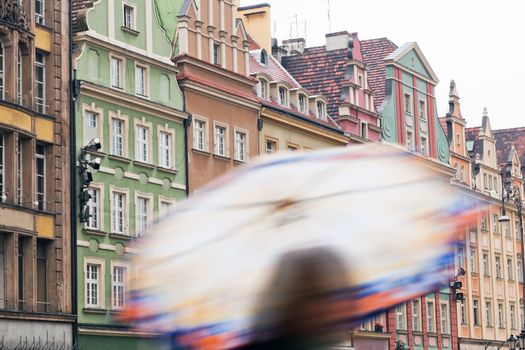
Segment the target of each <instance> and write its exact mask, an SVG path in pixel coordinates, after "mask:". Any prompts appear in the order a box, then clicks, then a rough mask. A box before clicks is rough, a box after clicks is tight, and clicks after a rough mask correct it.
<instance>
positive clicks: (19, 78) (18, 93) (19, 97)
mask: <svg viewBox="0 0 525 350" xmlns="http://www.w3.org/2000/svg"><path fill="white" fill-rule="evenodd" d="M16 67H17V69H16V101H17V103H18V104H19V105H22V97H23V81H22V79H23V76H22V74H23V73H22V69H23V64H22V50H21V49H18V56H17V62H16Z"/></svg>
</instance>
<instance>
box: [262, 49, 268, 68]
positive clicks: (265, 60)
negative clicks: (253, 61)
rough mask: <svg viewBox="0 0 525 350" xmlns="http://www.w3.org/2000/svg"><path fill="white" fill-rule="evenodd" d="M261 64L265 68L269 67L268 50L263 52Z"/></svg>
mask: <svg viewBox="0 0 525 350" xmlns="http://www.w3.org/2000/svg"><path fill="white" fill-rule="evenodd" d="M261 64H264V65H265V66H266V65H268V54H267V53H266V50H262V51H261Z"/></svg>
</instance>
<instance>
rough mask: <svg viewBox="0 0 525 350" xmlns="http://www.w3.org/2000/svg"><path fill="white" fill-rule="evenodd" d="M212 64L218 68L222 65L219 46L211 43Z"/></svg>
mask: <svg viewBox="0 0 525 350" xmlns="http://www.w3.org/2000/svg"><path fill="white" fill-rule="evenodd" d="M212 50H213V51H212V63H213V64H215V65H218V66H220V65H221V64H222V57H221V56H222V49H221V44H218V43H216V42H213V45H212Z"/></svg>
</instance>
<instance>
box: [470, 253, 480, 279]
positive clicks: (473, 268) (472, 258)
mask: <svg viewBox="0 0 525 350" xmlns="http://www.w3.org/2000/svg"><path fill="white" fill-rule="evenodd" d="M477 264H478V263H477V260H476V248H474V247H470V271H471V272H474V273H476V272H478V269H477Z"/></svg>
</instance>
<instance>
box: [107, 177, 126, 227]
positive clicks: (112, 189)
mask: <svg viewBox="0 0 525 350" xmlns="http://www.w3.org/2000/svg"><path fill="white" fill-rule="evenodd" d="M117 193H118V194H120V195H123V196H124V205H123V208H122V215H123V216H122V232H120V231H118V230H115V229H116V222H115V220H116V217H115V212H116V208H115V206H114V204H115V203H114V200H115V194H117ZM109 194H110V210H111V211H110V217H111V233H113V234H118V235H124V236H129V202H130V197H129V189H127V188H119V187H115V186H110V188H109Z"/></svg>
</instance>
